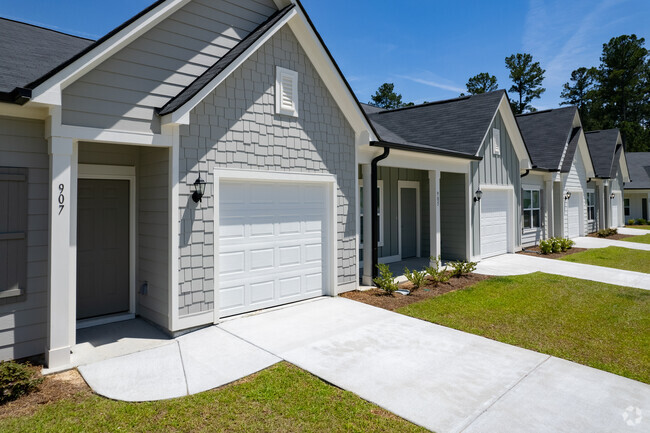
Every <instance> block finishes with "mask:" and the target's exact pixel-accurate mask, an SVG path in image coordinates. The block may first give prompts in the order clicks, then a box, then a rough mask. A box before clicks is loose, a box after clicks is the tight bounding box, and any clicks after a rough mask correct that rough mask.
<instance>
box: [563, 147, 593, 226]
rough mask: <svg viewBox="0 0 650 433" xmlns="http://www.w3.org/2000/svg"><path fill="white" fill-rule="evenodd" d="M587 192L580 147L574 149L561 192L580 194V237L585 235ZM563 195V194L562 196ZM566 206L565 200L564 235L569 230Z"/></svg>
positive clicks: (585, 173) (585, 174)
mask: <svg viewBox="0 0 650 433" xmlns="http://www.w3.org/2000/svg"><path fill="white" fill-rule="evenodd" d="M586 190H587V172H586V168H585V163H584V161H583V160H582V150H581V149H580V147H578V148H577V149H576V152H575V155H574V156H573V162H572V163H571V170H570V171H569V174H568V175H567V177H566V179H565V180H564V182H563V191H574V192H576V191H581V194H582V208H583V209H582V215H583V225H582V227H583V228H584V230H583V232H582V233H581V234H580V236H584V235H585V234H587V233H586V232H587V226H588V222H587V197H586V196H585V192H586ZM562 195H564V194H562ZM567 205H568V204H567V203H566V200H564V206H565V210H564V216H563V219H564V233H565V234H567V233H568V230H569V220H568V215H569V214H568V212H567V211H566V206H567Z"/></svg>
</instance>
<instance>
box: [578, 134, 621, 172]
mask: <svg viewBox="0 0 650 433" xmlns="http://www.w3.org/2000/svg"><path fill="white" fill-rule="evenodd" d="M618 134H619V131H618V129H607V130H604V131H590V132H587V133H585V136H586V137H587V144H588V145H589V153H591V159H592V160H593V162H594V169H595V170H596V177H600V178H611V177H612V175H616V165H615V164H614V161H615V160H616V158H615V157H616V155H617V154H619V155H620V153H619V152H618V148H617V145H616V144H617V141H618Z"/></svg>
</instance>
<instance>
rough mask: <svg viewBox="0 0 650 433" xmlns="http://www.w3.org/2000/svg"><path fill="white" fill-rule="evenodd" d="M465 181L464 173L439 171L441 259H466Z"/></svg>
mask: <svg viewBox="0 0 650 433" xmlns="http://www.w3.org/2000/svg"><path fill="white" fill-rule="evenodd" d="M465 182H466V176H465V175H464V174H460V173H447V172H444V171H443V172H442V173H440V250H441V255H442V258H443V259H450V260H466V259H468V257H467V256H468V254H467V246H466V239H467V237H466V236H467V235H466V230H465V229H466V222H465V220H466V218H465V215H467V211H466V200H465V197H466V193H465V191H466V188H465Z"/></svg>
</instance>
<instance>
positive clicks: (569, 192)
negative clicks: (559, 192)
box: [564, 191, 571, 200]
mask: <svg viewBox="0 0 650 433" xmlns="http://www.w3.org/2000/svg"><path fill="white" fill-rule="evenodd" d="M570 198H571V191H567V192H566V193H565V194H564V199H565V200H568V199H570Z"/></svg>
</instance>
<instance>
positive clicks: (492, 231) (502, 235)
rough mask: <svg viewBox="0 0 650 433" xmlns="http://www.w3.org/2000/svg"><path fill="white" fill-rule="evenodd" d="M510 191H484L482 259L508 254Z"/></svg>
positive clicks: (482, 205) (482, 204)
mask: <svg viewBox="0 0 650 433" xmlns="http://www.w3.org/2000/svg"><path fill="white" fill-rule="evenodd" d="M508 194H509V191H483V198H482V199H481V257H482V258H487V257H492V256H496V255H499V254H505V253H507V252H508V221H509V220H510V218H509V215H508V213H509V212H508V209H509V205H508V202H509V200H508Z"/></svg>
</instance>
